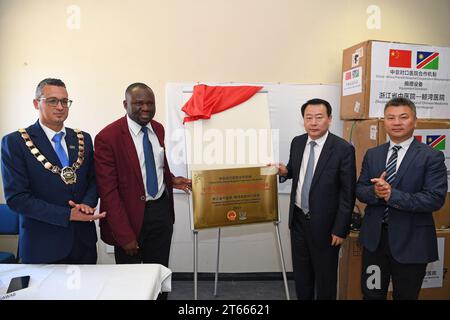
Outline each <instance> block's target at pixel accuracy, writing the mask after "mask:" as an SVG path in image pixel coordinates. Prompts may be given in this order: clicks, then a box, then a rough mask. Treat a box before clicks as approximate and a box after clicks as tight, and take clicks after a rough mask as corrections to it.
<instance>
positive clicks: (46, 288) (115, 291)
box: [0, 264, 172, 301]
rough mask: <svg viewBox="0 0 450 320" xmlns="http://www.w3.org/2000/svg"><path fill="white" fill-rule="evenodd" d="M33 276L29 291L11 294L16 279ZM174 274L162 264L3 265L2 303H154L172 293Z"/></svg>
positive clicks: (0, 269)
mask: <svg viewBox="0 0 450 320" xmlns="http://www.w3.org/2000/svg"><path fill="white" fill-rule="evenodd" d="M27 275H29V276H30V283H29V287H28V288H26V289H22V290H18V291H16V292H14V294H13V293H9V294H7V293H6V291H7V289H8V285H9V282H10V280H11V279H12V278H14V277H20V276H27ZM171 277H172V271H170V269H168V268H166V267H164V266H162V265H160V264H122V265H31V264H0V301H1V300H10V299H11V300H12V299H16V300H27V299H46V300H78V299H80V300H97V299H100V300H116V299H117V300H128V299H133V300H150V299H156V298H157V296H158V294H159V293H160V292H170V291H171Z"/></svg>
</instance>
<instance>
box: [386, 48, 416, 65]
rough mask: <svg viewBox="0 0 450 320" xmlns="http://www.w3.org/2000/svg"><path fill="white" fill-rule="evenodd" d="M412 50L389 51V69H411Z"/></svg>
mask: <svg viewBox="0 0 450 320" xmlns="http://www.w3.org/2000/svg"><path fill="white" fill-rule="evenodd" d="M411 57H412V53H411V50H398V49H390V50H389V67H391V68H411Z"/></svg>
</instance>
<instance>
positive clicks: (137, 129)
mask: <svg viewBox="0 0 450 320" xmlns="http://www.w3.org/2000/svg"><path fill="white" fill-rule="evenodd" d="M127 123H128V129H129V130H130V134H131V138H132V139H133V142H134V146H135V147H136V152H137V156H138V158H139V166H140V167H141V173H142V179H143V180H144V181H143V182H144V188H145V197H146V200H147V201H148V200H156V199H158V198H159V197H161V195H162V194H163V192H164V190H165V185H164V149H163V148H162V147H161V145H160V144H159V140H158V137H157V136H156V134H155V132H154V131H153V128H152V125H151V124H150V122H149V123H148V124H147V128H148V138H149V140H150V142H151V144H152V149H153V156H154V158H155V167H156V176H157V178H158V193H157V194H156V196H155V197H154V198H153V197H152V196H150V195H149V194H148V191H147V172H146V170H145V156H144V146H143V144H142V139H143V138H144V133H143V132H142V130H141V129H142V126H141V125H140V124H138V123H136V122H134V121H133V120H131V118H130V117H129V116H128V115H127Z"/></svg>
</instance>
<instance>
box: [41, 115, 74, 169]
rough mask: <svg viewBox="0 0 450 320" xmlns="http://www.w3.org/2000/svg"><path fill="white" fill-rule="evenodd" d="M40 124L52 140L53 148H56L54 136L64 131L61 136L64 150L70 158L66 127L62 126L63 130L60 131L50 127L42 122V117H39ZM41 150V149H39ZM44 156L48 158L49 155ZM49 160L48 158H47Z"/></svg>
mask: <svg viewBox="0 0 450 320" xmlns="http://www.w3.org/2000/svg"><path fill="white" fill-rule="evenodd" d="M39 124H40V125H41V127H42V130H44V133H45V135H46V136H47V138H48V140H49V141H50V143H51V144H52V147H53V150H55V143H54V142H53V141H52V139H53V137H54V136H55V134H57V133H60V132H63V133H64V134H63V136H62V138H61V145H62V147H63V149H64V151H65V152H66V155H67V159H69V153H68V152H67V144H66V127H64V126H63V127H62V129H61V130H59V131H58V132H56V131H54V130H52V129H50V128H49V127H47V126H45V125H44V124H43V123H42V122H41V119H39ZM39 151H41V150H39ZM44 156H45V157H46V158H47V156H46V155H45V154H44ZM47 160H48V159H47ZM53 164H54V165H56V163H53ZM70 165H72V164H71V163H69V166H70Z"/></svg>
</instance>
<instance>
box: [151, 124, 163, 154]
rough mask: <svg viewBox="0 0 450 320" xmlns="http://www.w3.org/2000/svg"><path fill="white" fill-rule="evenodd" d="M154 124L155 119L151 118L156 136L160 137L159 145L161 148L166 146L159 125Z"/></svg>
mask: <svg viewBox="0 0 450 320" xmlns="http://www.w3.org/2000/svg"><path fill="white" fill-rule="evenodd" d="M154 124H155V123H154V121H153V120H151V121H150V125H151V126H152V129H153V132H154V133H155V134H156V137H157V138H158V142H159V145H160V147H161V148H164V139H163V136H162V134H161V132H159V130H158V127H156V126H155V125H154Z"/></svg>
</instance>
